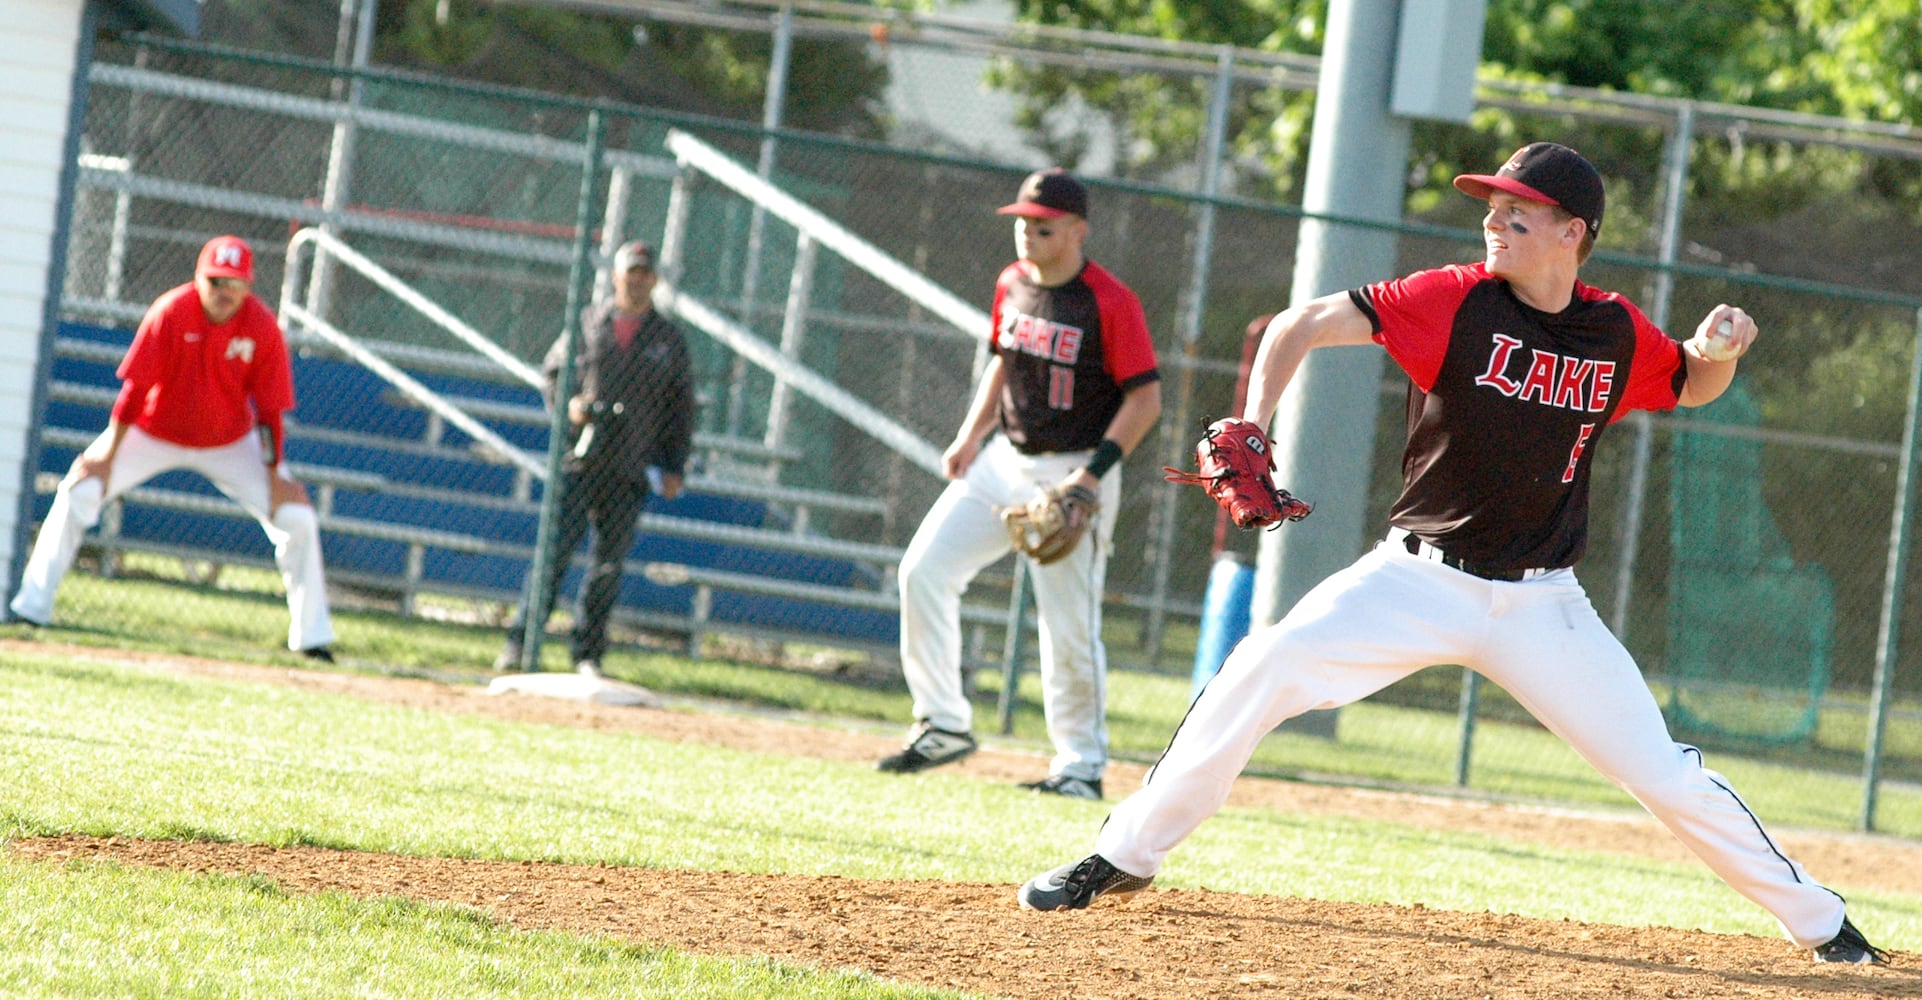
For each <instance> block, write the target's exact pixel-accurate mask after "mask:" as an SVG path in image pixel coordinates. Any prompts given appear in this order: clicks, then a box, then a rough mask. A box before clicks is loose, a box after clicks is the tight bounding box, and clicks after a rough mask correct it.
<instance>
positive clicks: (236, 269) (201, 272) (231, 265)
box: [194, 236, 254, 285]
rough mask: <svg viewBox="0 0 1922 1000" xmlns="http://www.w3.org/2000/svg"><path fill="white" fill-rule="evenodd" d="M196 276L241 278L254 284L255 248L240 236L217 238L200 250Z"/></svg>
mask: <svg viewBox="0 0 1922 1000" xmlns="http://www.w3.org/2000/svg"><path fill="white" fill-rule="evenodd" d="M194 274H196V275H198V276H201V277H207V278H239V279H240V280H242V281H244V282H246V283H248V284H250V285H251V284H253V283H254V248H253V247H250V246H248V245H247V241H246V240H243V239H241V238H240V237H238V236H216V237H214V238H213V239H211V240H208V241H207V245H206V246H204V247H201V248H200V261H199V263H197V264H195V265H194Z"/></svg>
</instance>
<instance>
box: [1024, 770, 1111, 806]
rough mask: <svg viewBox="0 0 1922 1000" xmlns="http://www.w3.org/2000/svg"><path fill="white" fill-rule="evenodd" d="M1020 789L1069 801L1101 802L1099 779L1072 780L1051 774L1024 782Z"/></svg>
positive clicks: (1064, 776)
mask: <svg viewBox="0 0 1922 1000" xmlns="http://www.w3.org/2000/svg"><path fill="white" fill-rule="evenodd" d="M1021 787H1022V788H1025V789H1028V790H1029V791H1031V792H1040V793H1042V794H1043V795H1062V796H1066V797H1068V798H1071V799H1087V800H1088V801H1090V802H1099V801H1101V779H1100V778H1096V779H1094V780H1092V781H1090V780H1088V779H1087V778H1072V777H1069V776H1068V775H1065V774H1051V775H1048V776H1047V777H1045V778H1042V779H1041V780H1040V781H1024V782H1022V783H1021Z"/></svg>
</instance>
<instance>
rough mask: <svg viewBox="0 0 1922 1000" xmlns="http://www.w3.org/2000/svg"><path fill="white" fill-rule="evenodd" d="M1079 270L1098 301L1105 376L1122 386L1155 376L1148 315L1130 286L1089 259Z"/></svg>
mask: <svg viewBox="0 0 1922 1000" xmlns="http://www.w3.org/2000/svg"><path fill="white" fill-rule="evenodd" d="M1083 274H1084V278H1085V280H1086V281H1087V282H1088V285H1089V287H1090V288H1093V289H1094V295H1095V302H1097V303H1099V305H1100V310H1101V358H1102V364H1103V366H1104V367H1105V368H1107V370H1108V376H1109V377H1110V378H1113V379H1114V381H1115V384H1116V385H1118V386H1120V387H1122V388H1123V389H1132V388H1134V387H1135V386H1137V385H1142V384H1144V383H1147V382H1152V381H1154V380H1155V379H1156V378H1159V377H1160V374H1159V370H1158V368H1157V366H1156V364H1155V343H1154V338H1153V337H1152V336H1151V335H1150V334H1149V333H1148V316H1147V314H1146V313H1145V312H1143V311H1142V309H1141V299H1140V298H1139V297H1137V296H1136V295H1135V293H1134V289H1131V288H1129V287H1128V286H1127V285H1125V284H1122V282H1121V279H1120V278H1117V277H1115V276H1114V275H1113V274H1112V273H1110V272H1109V271H1108V269H1107V268H1104V267H1102V266H1100V265H1098V264H1093V263H1090V264H1089V265H1088V269H1087V270H1086V271H1085V272H1083ZM1149 376H1153V377H1149Z"/></svg>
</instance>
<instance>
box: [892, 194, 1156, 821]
mask: <svg viewBox="0 0 1922 1000" xmlns="http://www.w3.org/2000/svg"><path fill="white" fill-rule="evenodd" d="M998 211H999V213H1000V214H1002V215H1011V216H1014V244H1015V253H1016V256H1017V258H1018V259H1017V260H1016V261H1015V262H1014V263H1012V264H1010V265H1008V267H1007V268H1006V269H1005V270H1003V271H1002V272H1001V276H1000V278H999V279H998V280H997V281H996V282H995V289H994V308H993V310H992V318H993V337H994V341H993V352H994V354H993V357H992V359H991V360H990V361H989V362H988V365H987V368H986V370H985V371H984V372H983V374H982V378H981V384H980V386H979V388H977V390H976V392H975V396H974V400H973V402H972V404H971V405H970V407H969V409H968V414H967V417H966V419H965V420H964V421H963V422H962V424H961V428H960V430H959V431H958V432H957V433H956V434H955V438H954V442H953V443H952V444H950V445H949V446H948V448H947V451H946V452H945V453H944V454H943V455H942V464H943V471H944V472H945V474H946V476H947V478H948V479H950V480H952V482H951V483H950V484H949V486H948V488H947V489H946V490H945V491H943V493H942V494H941V496H940V498H939V499H938V500H936V501H935V503H934V507H933V508H932V509H930V510H929V511H928V515H927V518H926V520H924V521H922V522H921V527H920V529H919V530H917V531H916V532H915V535H914V539H913V540H912V541H911V542H909V543H908V548H907V552H906V553H905V554H904V555H903V556H902V559H901V568H900V586H901V665H902V670H903V672H904V673H905V674H906V675H907V681H908V688H909V690H910V691H911V692H912V693H913V695H914V715H915V718H916V720H917V721H916V723H915V725H914V726H913V728H912V729H911V730H910V731H909V733H908V739H907V745H906V746H904V747H903V748H902V750H901V751H900V752H899V753H896V754H891V755H889V756H887V757H885V758H883V759H882V760H881V761H880V762H879V763H877V764H876V767H878V768H879V769H880V770H883V771H892V772H897V773H908V772H914V771H921V770H925V769H927V768H930V767H935V766H937V765H940V764H946V763H949V762H951V761H956V760H960V759H961V758H963V757H965V756H967V755H968V754H970V753H973V752H974V750H975V740H974V736H973V735H972V733H971V732H970V729H971V726H972V716H973V708H972V706H971V705H970V704H969V703H968V699H967V695H966V693H965V692H964V691H963V690H962V683H961V621H960V618H961V595H962V592H963V591H965V590H966V589H967V586H968V583H969V581H971V580H973V579H974V577H975V575H976V574H977V573H979V572H981V571H982V570H983V569H985V568H987V567H988V566H989V565H990V564H992V563H994V562H995V561H996V560H998V559H1000V558H1001V557H1003V556H1005V555H1007V554H1008V553H1009V552H1010V551H1011V549H1012V546H1013V542H1012V541H1011V539H1010V538H1009V535H1008V532H1007V531H1006V530H1004V528H1003V525H1002V523H1001V520H1000V511H1002V510H1003V509H1006V508H1012V507H1018V506H1020V505H1023V504H1026V503H1027V502H1028V501H1029V500H1030V499H1032V498H1033V497H1034V496H1035V495H1036V494H1037V493H1040V492H1041V491H1044V490H1048V489H1054V490H1057V491H1061V492H1066V491H1069V490H1080V491H1089V492H1092V493H1093V495H1094V496H1095V497H1097V498H1098V503H1099V506H1098V508H1096V509H1095V511H1094V514H1093V520H1092V522H1091V523H1089V524H1088V525H1087V533H1086V535H1085V536H1083V537H1082V538H1081V540H1080V541H1079V542H1078V543H1076V544H1075V545H1074V547H1073V548H1072V549H1071V550H1069V551H1068V553H1067V554H1066V555H1065V556H1063V557H1061V558H1059V559H1057V560H1054V561H1051V562H1048V563H1046V564H1045V565H1044V564H1042V562H1041V561H1040V560H1038V559H1030V560H1029V570H1030V578H1031V579H1032V581H1033V585H1034V600H1035V607H1036V610H1037V612H1038V614H1039V617H1040V633H1041V651H1040V652H1041V686H1042V699H1043V708H1044V712H1045V714H1046V716H1047V720H1048V735H1049V738H1050V739H1051V740H1052V741H1053V744H1054V751H1055V753H1054V758H1053V760H1052V762H1051V763H1050V765H1049V774H1048V776H1047V777H1046V778H1043V779H1041V780H1039V781H1035V782H1032V783H1028V784H1026V786H1025V787H1028V788H1031V789H1033V790H1035V791H1038V792H1045V793H1050V794H1056V795H1067V796H1072V797H1077V798H1084V799H1099V798H1101V776H1102V772H1103V771H1104V770H1105V769H1106V767H1107V763H1108V730H1107V720H1106V701H1107V677H1106V674H1107V653H1106V650H1105V649H1104V648H1103V647H1102V644H1101V596H1102V586H1103V581H1104V579H1105V577H1106V573H1107V565H1108V554H1109V546H1110V543H1111V540H1112V538H1113V534H1114V513H1113V512H1114V511H1115V510H1116V508H1117V506H1118V504H1119V502H1120V499H1121V473H1120V471H1119V470H1118V469H1116V468H1115V466H1116V464H1117V463H1119V462H1120V461H1121V459H1122V458H1123V457H1125V456H1126V455H1127V453H1128V452H1129V450H1131V449H1133V448H1134V446H1135V445H1136V444H1138V443H1140V441H1141V439H1142V437H1143V436H1144V435H1146V434H1147V433H1148V430H1149V428H1150V427H1152V426H1153V425H1154V421H1155V418H1156V417H1158V416H1159V415H1160V413H1161V383H1160V378H1161V376H1160V373H1159V371H1158V370H1157V369H1156V366H1155V353H1154V345H1153V343H1152V342H1151V341H1150V339H1149V335H1148V324H1147V321H1146V319H1145V318H1144V316H1143V314H1142V310H1141V303H1140V301H1139V300H1138V299H1136V298H1135V294H1134V292H1133V291H1131V290H1130V289H1129V288H1128V286H1126V285H1124V284H1122V283H1121V281H1120V279H1118V278H1116V277H1115V276H1114V275H1113V274H1111V273H1109V272H1108V270H1107V269H1106V268H1103V267H1102V266H1101V265H1099V264H1097V263H1095V262H1093V261H1091V260H1089V259H1088V258H1087V257H1086V256H1085V255H1084V253H1083V250H1082V247H1083V244H1084V242H1085V241H1086V240H1087V237H1088V192H1087V189H1086V188H1084V187H1083V186H1082V185H1081V182H1080V181H1077V180H1076V179H1075V178H1074V177H1073V176H1071V175H1070V174H1068V173H1067V172H1066V171H1064V170H1060V169H1054V170H1043V171H1040V172H1038V173H1035V174H1033V175H1031V176H1029V177H1028V178H1027V179H1026V180H1025V181H1024V182H1023V183H1022V185H1021V188H1020V192H1019V195H1018V196H1017V198H1016V200H1015V201H1014V203H1013V204H1010V205H1006V206H1003V207H1002V208H1000V209H999V210H998ZM997 429H998V430H999V431H1000V433H999V434H993V436H992V437H990V435H991V434H992V432H994V431H996V430H997ZM1082 495H1084V496H1085V495H1087V493H1083V494H1082Z"/></svg>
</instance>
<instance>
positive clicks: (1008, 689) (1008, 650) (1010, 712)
mask: <svg viewBox="0 0 1922 1000" xmlns="http://www.w3.org/2000/svg"><path fill="white" fill-rule="evenodd" d="M1027 639H1028V563H1027V560H1025V559H1023V558H1022V557H1021V556H1019V555H1017V556H1015V557H1014V580H1013V581H1012V584H1011V585H1010V586H1009V588H1008V633H1007V636H1006V638H1005V641H1003V643H1002V646H1001V701H1000V704H999V706H998V711H999V714H1000V720H1001V735H1003V736H1006V735H1008V734H1009V733H1012V732H1014V694H1015V688H1016V687H1017V686H1018V685H1019V684H1020V683H1021V661H1022V660H1023V659H1025V658H1026V657H1027V655H1028V654H1027V649H1026V646H1027Z"/></svg>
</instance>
